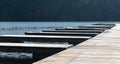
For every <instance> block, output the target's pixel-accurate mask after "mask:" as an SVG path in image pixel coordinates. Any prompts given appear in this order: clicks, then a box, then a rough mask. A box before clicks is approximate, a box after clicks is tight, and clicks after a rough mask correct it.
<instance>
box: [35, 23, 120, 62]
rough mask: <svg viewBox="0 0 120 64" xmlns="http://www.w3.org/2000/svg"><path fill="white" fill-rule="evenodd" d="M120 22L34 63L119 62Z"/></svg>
mask: <svg viewBox="0 0 120 64" xmlns="http://www.w3.org/2000/svg"><path fill="white" fill-rule="evenodd" d="M119 63H120V24H116V26H115V27H113V28H111V29H110V30H106V31H104V32H103V33H101V34H99V35H97V36H95V37H93V38H91V39H89V40H87V41H84V42H82V43H81V44H78V45H76V46H74V47H71V48H68V49H66V50H64V51H62V52H59V53H57V54H55V55H52V56H50V57H47V58H45V59H43V60H40V61H37V62H34V63H33V64H119Z"/></svg>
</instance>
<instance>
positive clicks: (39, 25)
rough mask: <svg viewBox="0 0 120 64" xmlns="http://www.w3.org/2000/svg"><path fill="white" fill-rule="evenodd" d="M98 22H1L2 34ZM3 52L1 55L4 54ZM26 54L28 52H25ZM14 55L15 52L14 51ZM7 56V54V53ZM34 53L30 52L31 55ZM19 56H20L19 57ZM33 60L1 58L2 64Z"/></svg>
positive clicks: (26, 62) (15, 63)
mask: <svg viewBox="0 0 120 64" xmlns="http://www.w3.org/2000/svg"><path fill="white" fill-rule="evenodd" d="M95 23H101V22H100V21H97V22H0V34H1V35H2V34H24V32H29V31H31V32H40V31H41V30H42V29H54V28H56V27H57V28H61V27H69V26H81V25H90V24H95ZM2 54H7V53H5V52H4V53H1V54H0V56H3V55H2ZM23 54H26V53H23ZM13 55H14V53H13ZM6 56H7V55H6ZM16 56H20V54H19V53H17V54H15V55H14V56H12V57H16ZM28 56H29V55H28ZM31 56H32V54H31V53H30V56H29V57H31ZM8 57H9V56H8ZM18 58H19V57H18ZM31 63H32V61H31V60H28V59H23V60H22V59H12V58H11V59H10V58H9V59H1V57H0V64H31Z"/></svg>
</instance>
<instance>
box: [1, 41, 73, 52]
mask: <svg viewBox="0 0 120 64" xmlns="http://www.w3.org/2000/svg"><path fill="white" fill-rule="evenodd" d="M71 46H72V45H70V44H33V43H5V42H4V43H3V42H0V51H5V52H31V53H42V54H46V53H50V52H51V53H52V52H54V51H55V50H59V49H60V50H63V49H66V48H69V47H71Z"/></svg>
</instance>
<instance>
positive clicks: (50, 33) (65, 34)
mask: <svg viewBox="0 0 120 64" xmlns="http://www.w3.org/2000/svg"><path fill="white" fill-rule="evenodd" d="M98 34H99V33H65V32H25V35H55V36H91V37H94V36H96V35H98Z"/></svg>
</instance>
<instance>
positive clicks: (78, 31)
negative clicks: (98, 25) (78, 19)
mask: <svg viewBox="0 0 120 64" xmlns="http://www.w3.org/2000/svg"><path fill="white" fill-rule="evenodd" d="M42 31H43V32H72V33H74V32H75V33H101V32H103V31H102V30H42Z"/></svg>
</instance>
